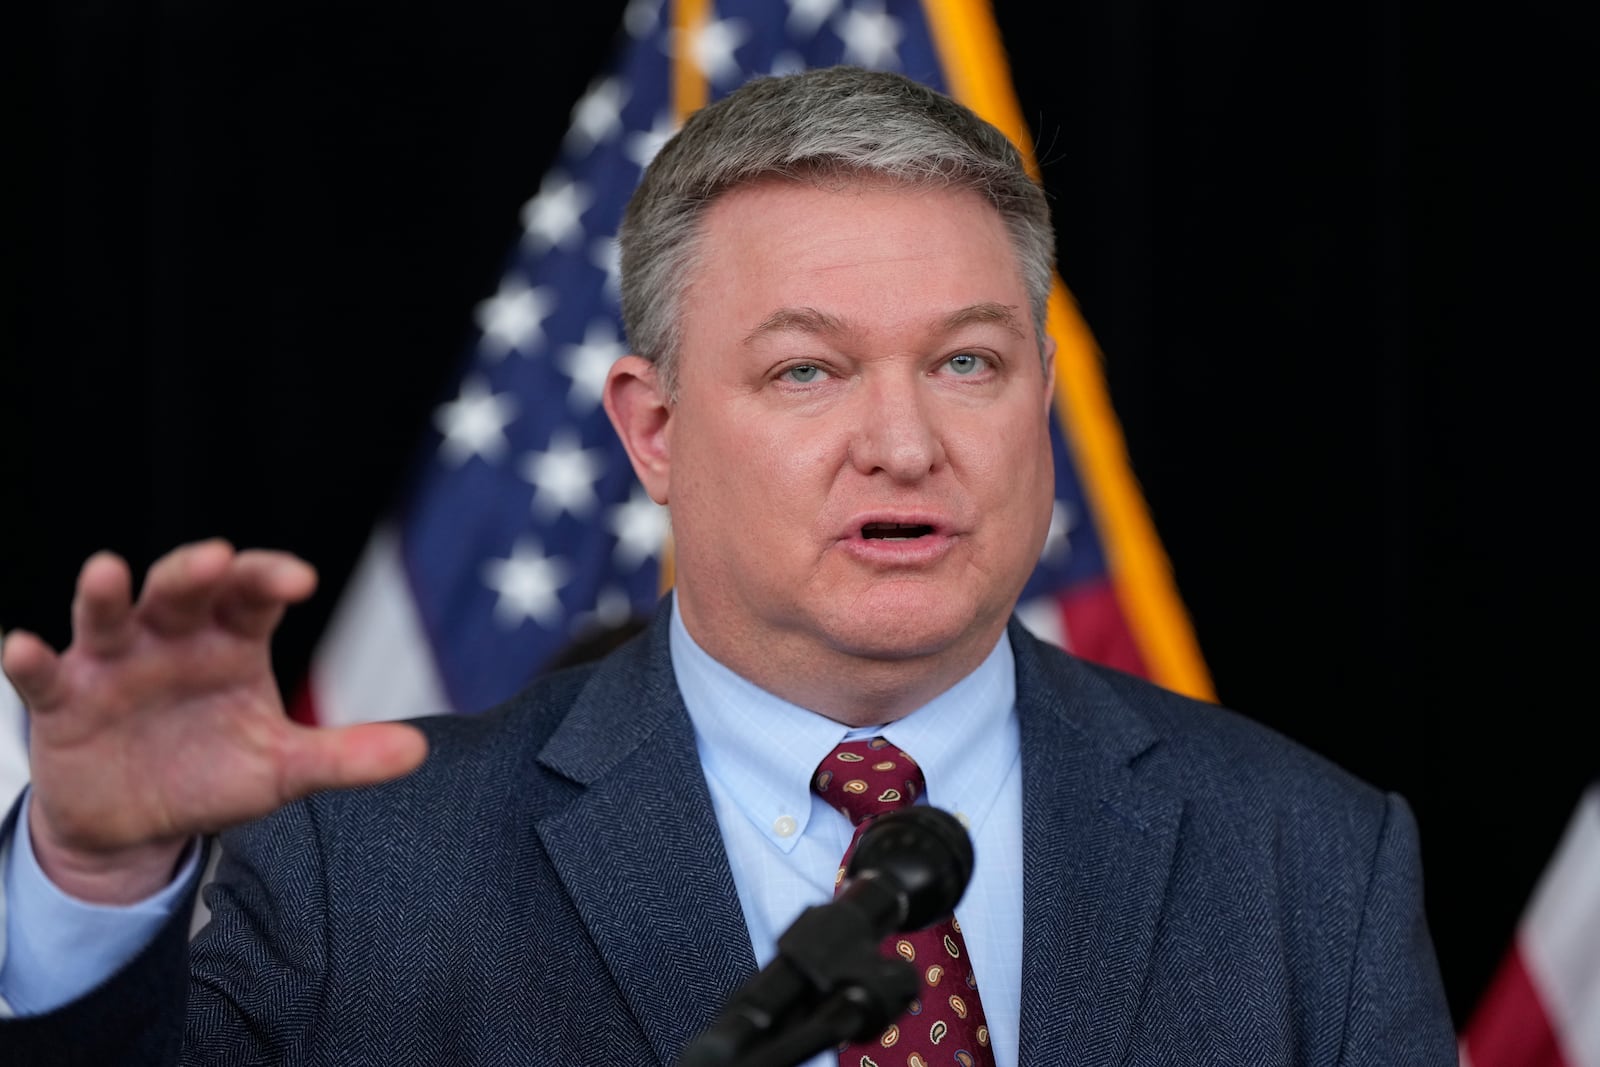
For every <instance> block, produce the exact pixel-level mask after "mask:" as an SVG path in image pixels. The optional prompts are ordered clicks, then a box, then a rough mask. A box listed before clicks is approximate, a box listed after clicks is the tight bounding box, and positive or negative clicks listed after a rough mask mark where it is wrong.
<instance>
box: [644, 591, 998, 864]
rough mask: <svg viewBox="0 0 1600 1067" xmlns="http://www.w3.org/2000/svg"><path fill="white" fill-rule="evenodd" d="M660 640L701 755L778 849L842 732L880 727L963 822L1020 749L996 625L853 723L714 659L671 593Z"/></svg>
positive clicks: (977, 819)
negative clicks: (869, 721)
mask: <svg viewBox="0 0 1600 1067" xmlns="http://www.w3.org/2000/svg"><path fill="white" fill-rule="evenodd" d="M670 642H671V645H670V647H671V651H672V668H673V672H674V674H675V675H676V676H677V682H678V689H679V692H680V693H681V694H682V695H683V703H684V706H685V707H686V708H688V711H689V719H690V721H691V722H692V723H693V724H694V732H695V741H696V745H697V746H698V748H699V754H700V762H701V765H702V766H703V767H704V768H705V772H706V774H707V775H708V776H711V777H714V778H716V779H717V780H718V781H719V782H720V783H721V784H722V785H723V786H724V787H725V788H726V790H727V792H728V794H729V795H730V796H731V797H733V798H735V800H734V803H735V804H736V805H737V806H738V807H739V809H740V810H741V811H742V813H743V814H744V815H745V817H746V818H748V819H749V820H750V821H751V822H752V823H753V824H754V825H755V826H756V827H757V828H758V829H759V830H761V831H762V832H763V833H764V834H765V835H766V836H767V837H768V838H769V839H770V840H771V841H772V843H773V844H774V845H776V846H777V847H778V848H780V849H783V850H784V851H788V850H789V849H791V848H793V847H794V844H795V843H796V842H797V841H798V840H799V838H800V837H801V836H803V835H804V833H805V830H806V823H807V822H808V820H809V817H810V813H811V811H812V805H811V775H812V773H813V772H814V771H815V770H816V768H817V764H819V763H821V762H822V760H823V757H825V756H827V754H828V753H829V752H831V751H832V750H833V747H834V746H835V745H837V744H838V743H839V742H840V741H843V740H846V739H847V738H850V739H854V738H863V737H874V736H878V735H882V736H884V737H886V738H888V739H889V741H890V743H891V744H893V745H894V746H895V747H896V748H899V749H902V750H904V751H905V752H907V753H909V754H910V755H911V757H912V758H913V759H915V760H916V761H917V763H918V765H919V766H921V767H922V771H923V774H924V776H925V777H926V778H927V783H928V790H927V793H926V794H925V798H926V800H927V802H928V803H930V804H932V805H934V806H935V807H940V808H944V809H946V810H948V811H951V812H954V813H956V814H957V815H958V816H959V817H961V818H962V819H963V821H965V822H966V823H967V824H968V825H969V827H977V826H980V825H981V824H982V821H983V819H984V818H985V817H986V816H987V815H988V813H989V809H990V808H991V807H992V806H993V804H994V800H995V797H996V796H997V795H998V793H999V788H1000V783H1001V782H1002V781H1004V779H1005V776H1006V774H1007V773H1008V772H1009V771H1010V769H1011V766H1012V764H1013V763H1014V762H1015V761H1016V759H1017V758H1018V754H1019V752H1020V743H1021V740H1020V736H1021V735H1020V731H1019V729H1018V727H1017V717H1016V667H1015V663H1014V660H1013V658H1012V652H1011V640H1010V638H1009V637H1007V636H1006V635H1004V634H1002V635H1001V638H1000V640H999V641H998V642H997V643H996V644H995V647H994V650H993V651H992V652H990V653H989V655H988V656H987V657H986V658H985V659H984V661H983V662H982V663H980V664H979V665H978V667H977V669H976V670H974V671H973V672H972V673H971V674H969V675H967V676H966V677H965V678H963V679H961V680H960V681H959V682H957V683H956V684H955V685H953V686H951V687H950V688H949V689H947V690H945V692H943V693H941V694H940V695H939V696H937V697H935V698H934V699H933V700H931V701H929V702H928V703H927V704H924V705H923V706H922V707H920V708H918V709H917V710H915V711H913V712H912V713H911V714H910V715H907V716H906V717H905V718H903V719H899V720H898V721H896V722H893V723H889V724H888V725H886V726H866V727H858V728H856V729H850V728H848V727H846V726H845V725H844V724H842V723H838V722H835V721H833V720H832V719H829V718H826V717H825V716H822V715H818V714H817V713H815V712H812V711H808V710H806V709H805V708H802V707H800V706H798V705H796V704H791V703H789V702H788V701H786V700H783V699H781V698H779V697H777V696H774V695H773V694H771V693H769V692H767V691H766V690H764V689H762V688H761V687H759V686H757V685H756V684H755V683H753V682H750V681H748V680H747V679H745V678H742V677H740V676H739V675H737V674H735V673H734V672H733V671H731V670H729V669H728V668H727V667H725V666H723V665H722V664H721V663H719V662H717V661H716V660H715V659H713V658H712V657H711V656H710V654H709V653H707V652H706V651H705V650H704V649H702V648H701V647H700V646H699V645H698V644H696V643H695V640H694V638H693V637H691V636H689V631H688V629H687V628H686V627H685V626H684V624H683V618H682V616H681V615H680V613H679V611H678V603H677V599H676V598H674V599H673V602H672V625H671V631H670ZM786 818H787V819H789V820H793V822H792V823H788V822H785V821H784V820H785V819H786ZM779 826H785V827H787V828H788V833H780V832H779V831H778V829H776V828H777V827H779Z"/></svg>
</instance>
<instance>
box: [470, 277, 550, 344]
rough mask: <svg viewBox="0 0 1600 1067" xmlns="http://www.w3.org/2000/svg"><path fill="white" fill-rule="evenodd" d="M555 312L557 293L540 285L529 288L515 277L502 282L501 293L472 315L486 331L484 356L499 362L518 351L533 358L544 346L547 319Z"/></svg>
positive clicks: (482, 304)
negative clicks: (545, 321) (540, 346)
mask: <svg viewBox="0 0 1600 1067" xmlns="http://www.w3.org/2000/svg"><path fill="white" fill-rule="evenodd" d="M555 309H556V298H555V293H554V292H553V291H552V290H550V289H548V288H545V287H544V286H540V287H538V288H537V289H530V288H528V287H527V286H526V285H525V284H523V283H522V281H521V280H519V279H517V278H515V277H512V278H508V279H506V280H505V281H503V282H501V283H500V291H499V292H498V293H496V294H495V295H494V296H492V297H490V298H489V299H488V300H484V301H481V302H480V303H479V304H478V306H477V309H476V310H475V311H474V312H473V318H474V319H475V320H476V321H477V323H478V327H479V328H480V329H482V330H483V345H482V348H483V354H484V355H485V356H487V357H489V358H490V359H500V358H501V357H503V356H504V355H505V354H506V353H507V352H510V351H512V350H513V349H515V350H516V351H518V352H521V353H522V354H523V355H525V356H527V355H532V354H533V352H534V351H535V350H536V349H537V348H538V347H539V345H541V344H543V343H544V320H545V319H547V318H549V317H550V313H551V312H553V311H554V310H555Z"/></svg>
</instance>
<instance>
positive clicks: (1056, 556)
mask: <svg viewBox="0 0 1600 1067" xmlns="http://www.w3.org/2000/svg"><path fill="white" fill-rule="evenodd" d="M1076 525H1077V519H1076V518H1075V517H1074V516H1073V514H1072V507H1071V505H1069V504H1068V503H1067V502H1066V501H1065V500H1057V501H1056V502H1055V503H1054V504H1052V505H1051V506H1050V532H1049V533H1047V534H1045V535H1044V548H1042V549H1041V550H1040V551H1039V558H1040V559H1041V560H1044V561H1048V562H1050V563H1060V562H1061V561H1062V560H1064V559H1065V558H1066V557H1067V556H1069V555H1071V554H1072V542H1071V541H1070V540H1068V538H1067V535H1068V534H1069V533H1071V532H1072V528H1073V527H1074V526H1076Z"/></svg>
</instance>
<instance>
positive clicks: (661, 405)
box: [604, 356, 672, 504]
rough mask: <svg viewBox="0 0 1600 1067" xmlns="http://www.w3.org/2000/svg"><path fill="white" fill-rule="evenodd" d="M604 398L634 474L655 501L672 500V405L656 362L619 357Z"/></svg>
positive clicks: (607, 411) (613, 367)
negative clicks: (669, 428)
mask: <svg viewBox="0 0 1600 1067" xmlns="http://www.w3.org/2000/svg"><path fill="white" fill-rule="evenodd" d="M604 401H605V406H606V414H607V415H609V416H610V417H611V425H612V426H613V427H614V428H615V429H616V431H617V436H618V437H620V438H622V447H624V448H626V449H627V450H628V459H629V460H630V461H631V462H632V463H633V473H634V474H635V475H637V476H638V478H639V482H640V484H642V485H643V486H644V489H645V492H647V493H649V494H650V499H651V500H654V501H655V502H656V503H657V504H666V503H668V500H667V485H668V482H669V481H670V479H669V477H668V475H669V474H670V473H671V469H672V457H671V448H670V444H669V441H668V438H667V424H668V423H669V422H670V421H671V420H672V408H671V406H670V405H668V403H667V398H666V396H665V394H663V393H662V391H661V380H660V378H659V377H658V376H657V374H656V365H655V364H654V363H651V362H650V361H649V360H647V359H645V358H644V357H642V356H623V357H622V358H621V359H619V360H617V361H616V362H615V363H614V364H612V365H611V373H609V374H607V375H606V388H605V394H604Z"/></svg>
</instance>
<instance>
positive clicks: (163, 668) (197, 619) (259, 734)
mask: <svg viewBox="0 0 1600 1067" xmlns="http://www.w3.org/2000/svg"><path fill="white" fill-rule="evenodd" d="M315 587H316V573H315V572H314V571H313V570H312V569H311V567H310V566H309V565H307V564H306V563H304V562H303V561H301V560H299V559H297V558H295V557H294V556H291V555H288V554H286V553H282V552H265V551H245V552H236V551H235V550H234V549H233V548H232V547H231V546H229V545H228V544H226V543H225V542H222V541H206V542H201V543H199V544H194V545H188V546H185V547H183V548H179V549H177V550H176V551H174V552H171V553H169V554H168V555H166V556H164V557H162V558H161V559H160V560H158V561H157V562H156V563H155V565H154V566H152V567H151V568H150V572H149V574H148V576H147V577H146V579H145V583H144V587H143V589H142V590H141V592H140V595H139V598H138V600H137V602H135V601H134V599H133V596H132V578H131V575H130V574H129V571H128V566H127V564H126V563H124V562H123V561H122V559H120V558H119V557H117V556H115V555H113V554H111V553H109V552H102V553H98V554H96V555H94V556H92V557H91V558H90V559H89V560H88V562H87V563H85V564H84V566H83V570H82V572H81V573H80V574H79V576H78V588H77V595H76V597H75V598H74V600H73V605H72V627H73V638H72V644H71V646H70V647H68V649H67V650H66V651H65V652H62V653H60V654H57V653H56V652H54V651H52V650H51V649H50V647H49V646H48V645H46V644H45V643H44V642H43V641H41V640H40V639H39V638H37V637H35V636H34V635H32V634H27V633H22V632H16V631H14V632H12V633H11V634H10V635H9V637H8V638H7V640H6V643H5V647H4V649H3V650H0V667H3V668H4V669H5V672H6V674H7V675H9V676H10V678H11V681H12V683H13V684H14V685H15V686H16V689H17V692H18V693H20V694H21V695H22V700H23V703H25V704H26V705H27V706H28V709H29V712H30V715H31V726H30V734H29V755H30V761H31V764H32V781H33V792H32V800H31V810H30V812H29V829H30V831H31V833H32V837H33V844H34V849H35V852H36V854H37V855H38V858H39V861H40V864H41V866H42V867H43V868H44V871H45V873H46V874H48V875H49V876H50V878H51V879H52V880H53V881H54V882H55V883H56V884H57V885H58V886H59V887H60V888H61V889H63V890H65V891H66V892H68V893H70V894H72V895H73V896H76V897H78V898H80V899H83V900H89V901H95V902H99V903H125V902H129V901H133V900H138V899H140V898H141V897H144V896H147V895H149V894H150V893H151V892H154V891H155V890H156V889H158V888H160V887H161V886H162V885H165V884H166V883H167V882H168V881H169V880H170V879H171V877H172V871H173V867H174V865H175V863H176V861H177V859H178V857H179V855H180V854H181V853H182V851H183V848H184V846H185V844H186V843H187V842H188V841H189V840H190V839H191V838H193V837H194V836H195V835H196V834H201V833H209V832H213V831H215V830H219V829H221V828H223V827H226V826H230V825H233V824H236V823H240V822H245V821H247V820H249V819H253V818H257V817H260V816H262V815H265V814H267V813H268V812H271V811H273V810H275V809H276V808H278V807H280V806H282V805H283V804H286V803H288V802H289V801H291V800H295V799H298V798H299V797H302V796H305V795H306V794H307V793H310V792H313V791H315V790H319V789H328V788H337V787H347V786H357V785H368V784H372V783H375V782H380V781H384V780H386V779H389V778H393V777H397V776H399V775H401V774H405V773H406V772H408V771H410V770H412V769H414V768H415V767H416V766H417V765H418V764H419V763H421V762H422V759H423V757H424V755H425V754H426V742H425V741H424V740H423V737H422V734H421V733H420V732H419V731H417V730H414V729H412V728H410V727H406V726H400V725H396V724H388V723H385V724H376V723H374V724H368V725H362V726H350V727H345V728H343V729H337V730H332V729H328V730H324V729H315V728H311V727H305V726H301V725H299V724H296V723H294V722H292V721H290V720H289V718H288V717H287V716H286V715H285V714H284V710H283V701H282V699H281V697H280V696H279V694H278V690H277V686H276V684H275V682H274V681H273V677H272V668H271V660H270V656H269V651H268V642H269V640H270V638H271V635H272V632H273V630H274V629H275V628H276V627H277V625H278V622H279V620H280V619H281V618H282V617H283V612H284V610H285V608H286V607H287V606H288V605H290V604H293V603H296V602H298V601H301V600H304V599H305V598H306V597H308V596H310V595H311V592H312V590H313V589H314V588H315Z"/></svg>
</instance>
